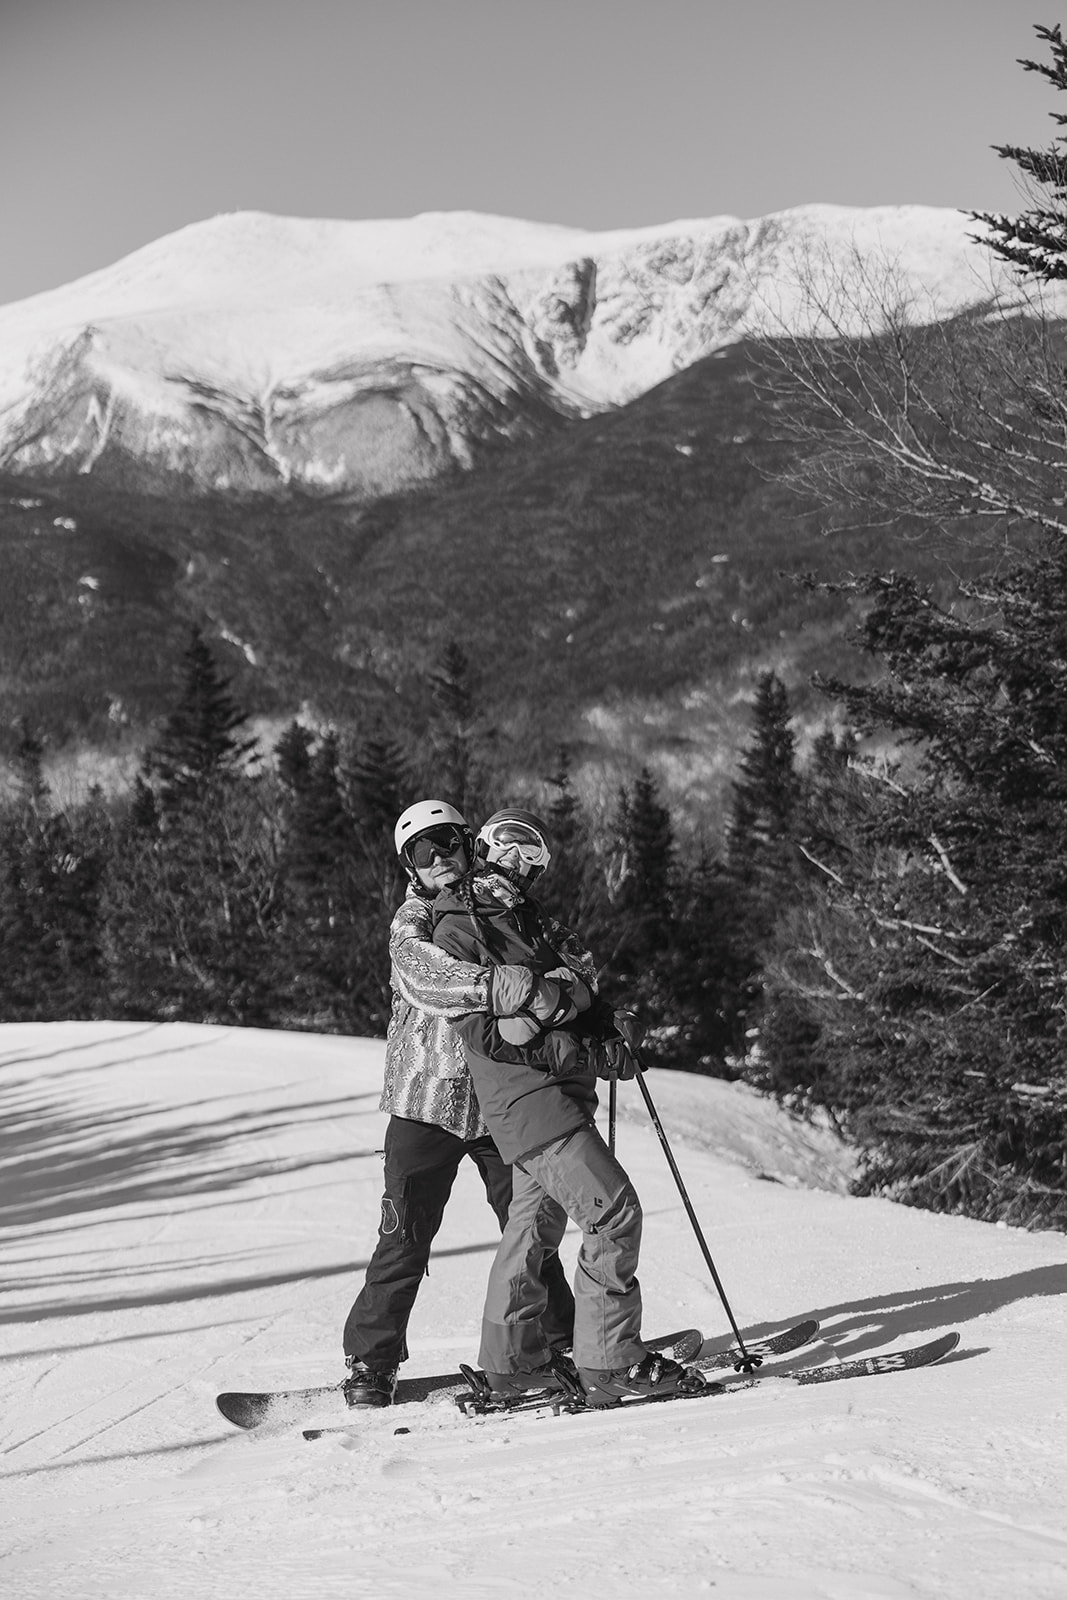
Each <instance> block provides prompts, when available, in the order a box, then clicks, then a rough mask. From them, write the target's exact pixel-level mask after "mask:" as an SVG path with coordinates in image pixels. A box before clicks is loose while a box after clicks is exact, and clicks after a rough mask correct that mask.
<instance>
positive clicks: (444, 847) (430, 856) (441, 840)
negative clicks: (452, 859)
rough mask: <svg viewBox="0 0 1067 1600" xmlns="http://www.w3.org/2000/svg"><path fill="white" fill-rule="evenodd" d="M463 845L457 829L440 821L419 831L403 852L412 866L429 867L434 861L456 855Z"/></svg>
mask: <svg viewBox="0 0 1067 1600" xmlns="http://www.w3.org/2000/svg"><path fill="white" fill-rule="evenodd" d="M463 845H464V839H463V835H462V833H460V831H459V829H458V828H454V827H452V826H451V824H449V823H445V822H442V823H440V824H439V825H438V826H437V827H436V828H427V829H426V832H425V833H420V834H419V836H418V838H417V839H412V840H411V841H410V843H408V844H406V845H405V846H404V854H405V855H406V856H407V858H408V860H409V861H410V862H411V863H412V865H413V866H416V867H431V866H433V863H434V862H435V861H438V860H440V859H443V858H444V857H446V856H454V855H456V854H457V853H458V852H459V851H460V850H462V848H463Z"/></svg>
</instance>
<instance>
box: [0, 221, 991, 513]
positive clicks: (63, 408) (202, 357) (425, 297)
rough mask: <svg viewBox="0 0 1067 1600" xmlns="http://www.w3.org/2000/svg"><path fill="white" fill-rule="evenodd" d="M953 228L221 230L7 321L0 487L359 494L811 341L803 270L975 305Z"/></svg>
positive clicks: (170, 245) (934, 304)
mask: <svg viewBox="0 0 1067 1600" xmlns="http://www.w3.org/2000/svg"><path fill="white" fill-rule="evenodd" d="M970 226H971V225H970V224H968V223H966V222H965V219H964V218H963V217H962V215H961V214H959V213H955V212H948V211H941V210H937V209H935V208H929V207H878V208H870V209H857V208H849V207H835V206H823V205H818V206H807V207H797V208H793V209H791V210H789V211H785V212H780V213H775V214H773V215H770V216H768V217H764V218H758V219H755V220H754V221H747V222H746V221H741V220H740V219H737V218H732V217H716V218H710V219H706V220H704V221H698V222H692V221H687V222H681V223H665V224H655V225H651V226H649V227H644V228H639V229H615V230H609V231H607V232H601V233H592V232H586V231H583V230H580V229H570V228H562V227H559V226H557V225H555V224H540V223H525V222H522V221H521V220H517V219H510V218H495V217H486V216H483V215H481V214H477V213H449V212H431V213H422V214H420V215H419V216H418V217H415V218H409V219H399V220H396V219H394V220H387V221H382V222H342V221H329V220H323V219H301V218H277V217H272V216H270V214H268V213H262V212H248V213H240V212H239V213H230V214H225V215H223V216H222V217H218V218H213V219H209V220H208V221H206V222H202V223H194V224H190V225H189V226H188V227H186V228H183V229H180V230H178V231H177V232H176V233H174V234H171V235H167V236H165V237H164V238H163V239H161V240H157V241H155V242H154V243H152V244H150V245H147V246H144V247H143V248H142V249H141V250H139V251H135V252H133V253H132V254H131V255H129V256H127V257H125V258H123V260H122V261H120V262H118V263H115V264H114V265H113V266H112V267H109V268H103V269H100V271H98V272H96V273H92V274H89V275H88V276H87V277H85V278H83V279H80V280H77V281H76V282H75V283H73V284H70V285H66V286H64V287H63V288H60V289H53V290H49V291H47V293H45V294H44V295H41V296H35V297H32V298H31V299H29V300H24V301H20V302H16V303H15V304H14V305H10V306H7V307H0V350H2V351H3V355H2V356H0V470H3V471H5V472H7V473H9V474H14V475H19V474H24V473H25V474H33V473H39V474H44V475H45V476H47V477H52V478H62V477H64V476H69V475H72V474H84V473H92V474H95V475H97V476H103V477H106V478H107V479H108V480H109V481H110V482H112V483H114V484H115V485H116V486H121V487H124V488H133V489H137V488H141V489H145V490H148V491H150V492H162V491H165V490H166V489H167V488H168V487H174V486H175V485H180V486H181V487H182V489H183V490H184V491H186V492H191V493H214V492H223V493H266V494H275V495H281V496H284V495H287V494H290V493H310V494H317V495H322V494H326V495H334V494H344V495H353V496H356V497H357V498H367V497H370V498H373V497H375V496H377V495H380V494H385V493H392V492H395V491H396V490H398V489H401V488H404V487H407V486H410V485H413V484H418V483H420V482H423V483H424V482H429V481H431V480H432V479H434V478H436V477H439V476H441V475H442V474H448V473H450V472H452V471H455V470H464V469H467V468H469V467H471V466H472V465H474V464H476V462H477V461H479V460H481V459H484V457H485V455H486V452H491V451H492V450H494V449H495V448H497V447H499V446H500V445H501V444H507V443H510V442H513V441H514V440H516V439H519V438H528V437H532V436H537V435H539V434H542V433H544V431H545V430H546V429H550V428H551V427H552V426H553V425H554V420H555V419H556V418H567V417H575V416H583V415H593V414H596V413H597V412H601V411H607V410H610V409H612V408H613V407H616V406H618V405H621V404H625V403H627V402H629V401H630V400H632V399H634V398H635V397H636V396H638V395H639V394H642V393H645V392H647V391H648V390H649V389H650V388H652V387H654V386H655V385H656V384H657V383H660V382H663V381H664V380H665V379H667V378H669V377H670V376H671V375H672V374H674V373H676V372H678V371H681V370H684V369H685V368H686V367H687V366H689V365H691V364H692V363H693V362H694V361H697V360H700V359H701V358H702V357H704V356H706V355H708V354H711V353H712V352H713V351H714V350H716V349H719V348H722V347H723V346H724V345H727V344H730V343H733V342H736V341H737V340H738V339H740V338H743V337H745V336H747V335H751V334H752V333H753V332H754V331H757V325H759V324H761V323H763V324H766V323H767V322H768V321H770V322H772V323H773V322H774V321H775V320H777V321H778V322H779V323H780V324H781V325H782V326H785V327H787V328H788V329H789V331H802V330H801V329H800V327H799V326H798V324H799V323H800V322H802V321H803V319H804V317H805V316H806V315H807V311H806V310H805V304H804V293H805V291H804V283H803V277H804V274H805V273H814V274H815V276H816V278H818V279H819V281H820V282H821V281H822V279H821V277H820V274H825V273H826V272H829V273H830V275H831V277H838V276H841V275H845V276H847V274H848V272H849V271H850V270H851V267H850V263H853V264H854V263H856V262H863V263H865V264H867V263H872V262H876V261H883V260H884V261H894V262H895V263H896V271H897V272H898V273H899V275H900V282H901V285H902V287H903V288H904V290H905V292H908V293H910V294H912V295H913V296H914V297H915V298H916V300H917V301H918V300H920V299H921V300H923V301H924V302H925V305H924V307H920V308H919V310H918V311H917V315H921V316H927V317H928V318H929V319H930V320H933V318H934V317H935V316H939V315H946V314H950V313H951V312H953V311H957V310H959V309H962V308H964V307H967V306H972V305H975V304H979V303H981V302H982V300H983V299H986V298H988V297H989V295H990V294H991V293H992V279H991V278H990V275H989V270H988V260H987V257H986V255H985V253H984V252H982V251H981V248H980V246H978V245H976V244H975V243H974V242H973V240H971V239H970V237H969V235H968V232H967V229H968V227H970ZM980 266H981V267H983V268H985V269H986V271H985V275H984V276H983V275H982V273H981V271H980V270H979V269H980ZM803 331H808V330H803Z"/></svg>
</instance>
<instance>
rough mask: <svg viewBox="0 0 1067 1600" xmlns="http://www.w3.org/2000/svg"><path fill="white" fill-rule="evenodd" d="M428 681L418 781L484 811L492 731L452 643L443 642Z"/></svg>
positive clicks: (470, 813) (465, 660) (471, 810)
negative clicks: (428, 704)
mask: <svg viewBox="0 0 1067 1600" xmlns="http://www.w3.org/2000/svg"><path fill="white" fill-rule="evenodd" d="M429 681H430V690H431V699H432V711H431V716H430V727H429V731H428V741H427V742H428V759H426V760H423V761H422V762H421V763H420V765H421V768H422V777H423V782H424V783H425V785H426V788H427V791H428V792H429V793H430V794H433V795H438V796H440V798H441V799H443V800H448V801H450V802H451V804H452V805H454V806H455V807H456V808H457V810H459V811H461V812H462V813H463V815H464V816H465V817H468V818H473V817H476V816H478V815H479V813H484V811H485V810H486V800H487V794H486V790H487V787H488V784H487V774H488V772H489V770H490V768H491V766H492V764H493V758H492V751H493V746H494V743H495V738H496V735H495V732H494V731H493V730H492V729H490V728H489V727H487V725H486V723H485V720H484V718H483V717H482V715H481V713H480V711H479V707H478V700H477V694H476V689H475V684H474V673H473V669H472V667H471V662H470V659H469V657H468V656H467V654H466V652H465V651H464V650H463V649H462V648H461V646H460V645H458V644H457V643H455V641H451V642H450V643H449V644H447V645H446V646H445V649H444V651H443V652H442V655H441V659H440V661H439V663H438V665H437V666H436V667H435V669H434V671H433V672H431V674H430V680H429Z"/></svg>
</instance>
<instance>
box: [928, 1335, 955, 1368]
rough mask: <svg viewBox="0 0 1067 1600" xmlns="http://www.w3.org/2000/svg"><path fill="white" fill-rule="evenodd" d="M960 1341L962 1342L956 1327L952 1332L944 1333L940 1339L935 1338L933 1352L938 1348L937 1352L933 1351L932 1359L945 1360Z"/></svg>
mask: <svg viewBox="0 0 1067 1600" xmlns="http://www.w3.org/2000/svg"><path fill="white" fill-rule="evenodd" d="M959 1342H960V1336H959V1333H958V1331H957V1330H956V1329H955V1328H953V1329H952V1331H951V1332H950V1333H944V1334H942V1335H941V1338H940V1339H935V1340H934V1342H933V1346H932V1347H931V1352H932V1351H933V1350H934V1349H936V1351H937V1354H936V1355H934V1354H933V1353H931V1356H930V1360H931V1361H944V1359H945V1357H946V1356H949V1355H951V1354H952V1352H953V1350H955V1348H956V1346H957V1345H958V1344H959Z"/></svg>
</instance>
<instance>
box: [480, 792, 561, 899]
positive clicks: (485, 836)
mask: <svg viewBox="0 0 1067 1600" xmlns="http://www.w3.org/2000/svg"><path fill="white" fill-rule="evenodd" d="M475 848H476V850H477V852H478V855H479V856H480V857H481V859H482V860H483V861H485V862H487V863H488V865H489V866H491V867H496V869H497V870H498V871H499V872H504V873H505V874H506V876H507V877H509V878H512V879H513V880H514V881H515V882H516V883H518V884H520V885H523V886H525V885H526V884H530V883H532V882H533V881H534V879H535V878H539V877H540V876H541V873H542V872H544V870H545V868H546V867H547V866H548V864H549V862H550V861H551V860H552V851H551V850H550V849H549V846H548V829H547V827H546V826H545V824H544V823H543V822H542V821H541V818H540V817H536V816H534V814H533V812H532V811H521V810H519V809H518V808H517V807H515V806H505V807H504V809H503V810H502V811H494V812H493V815H492V816H491V817H489V818H488V820H487V821H486V822H483V823H482V826H481V827H480V828H479V830H478V838H477V842H476V845H475ZM505 861H510V863H511V864H510V865H508V866H504V865H503V863H504V862H505Z"/></svg>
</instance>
